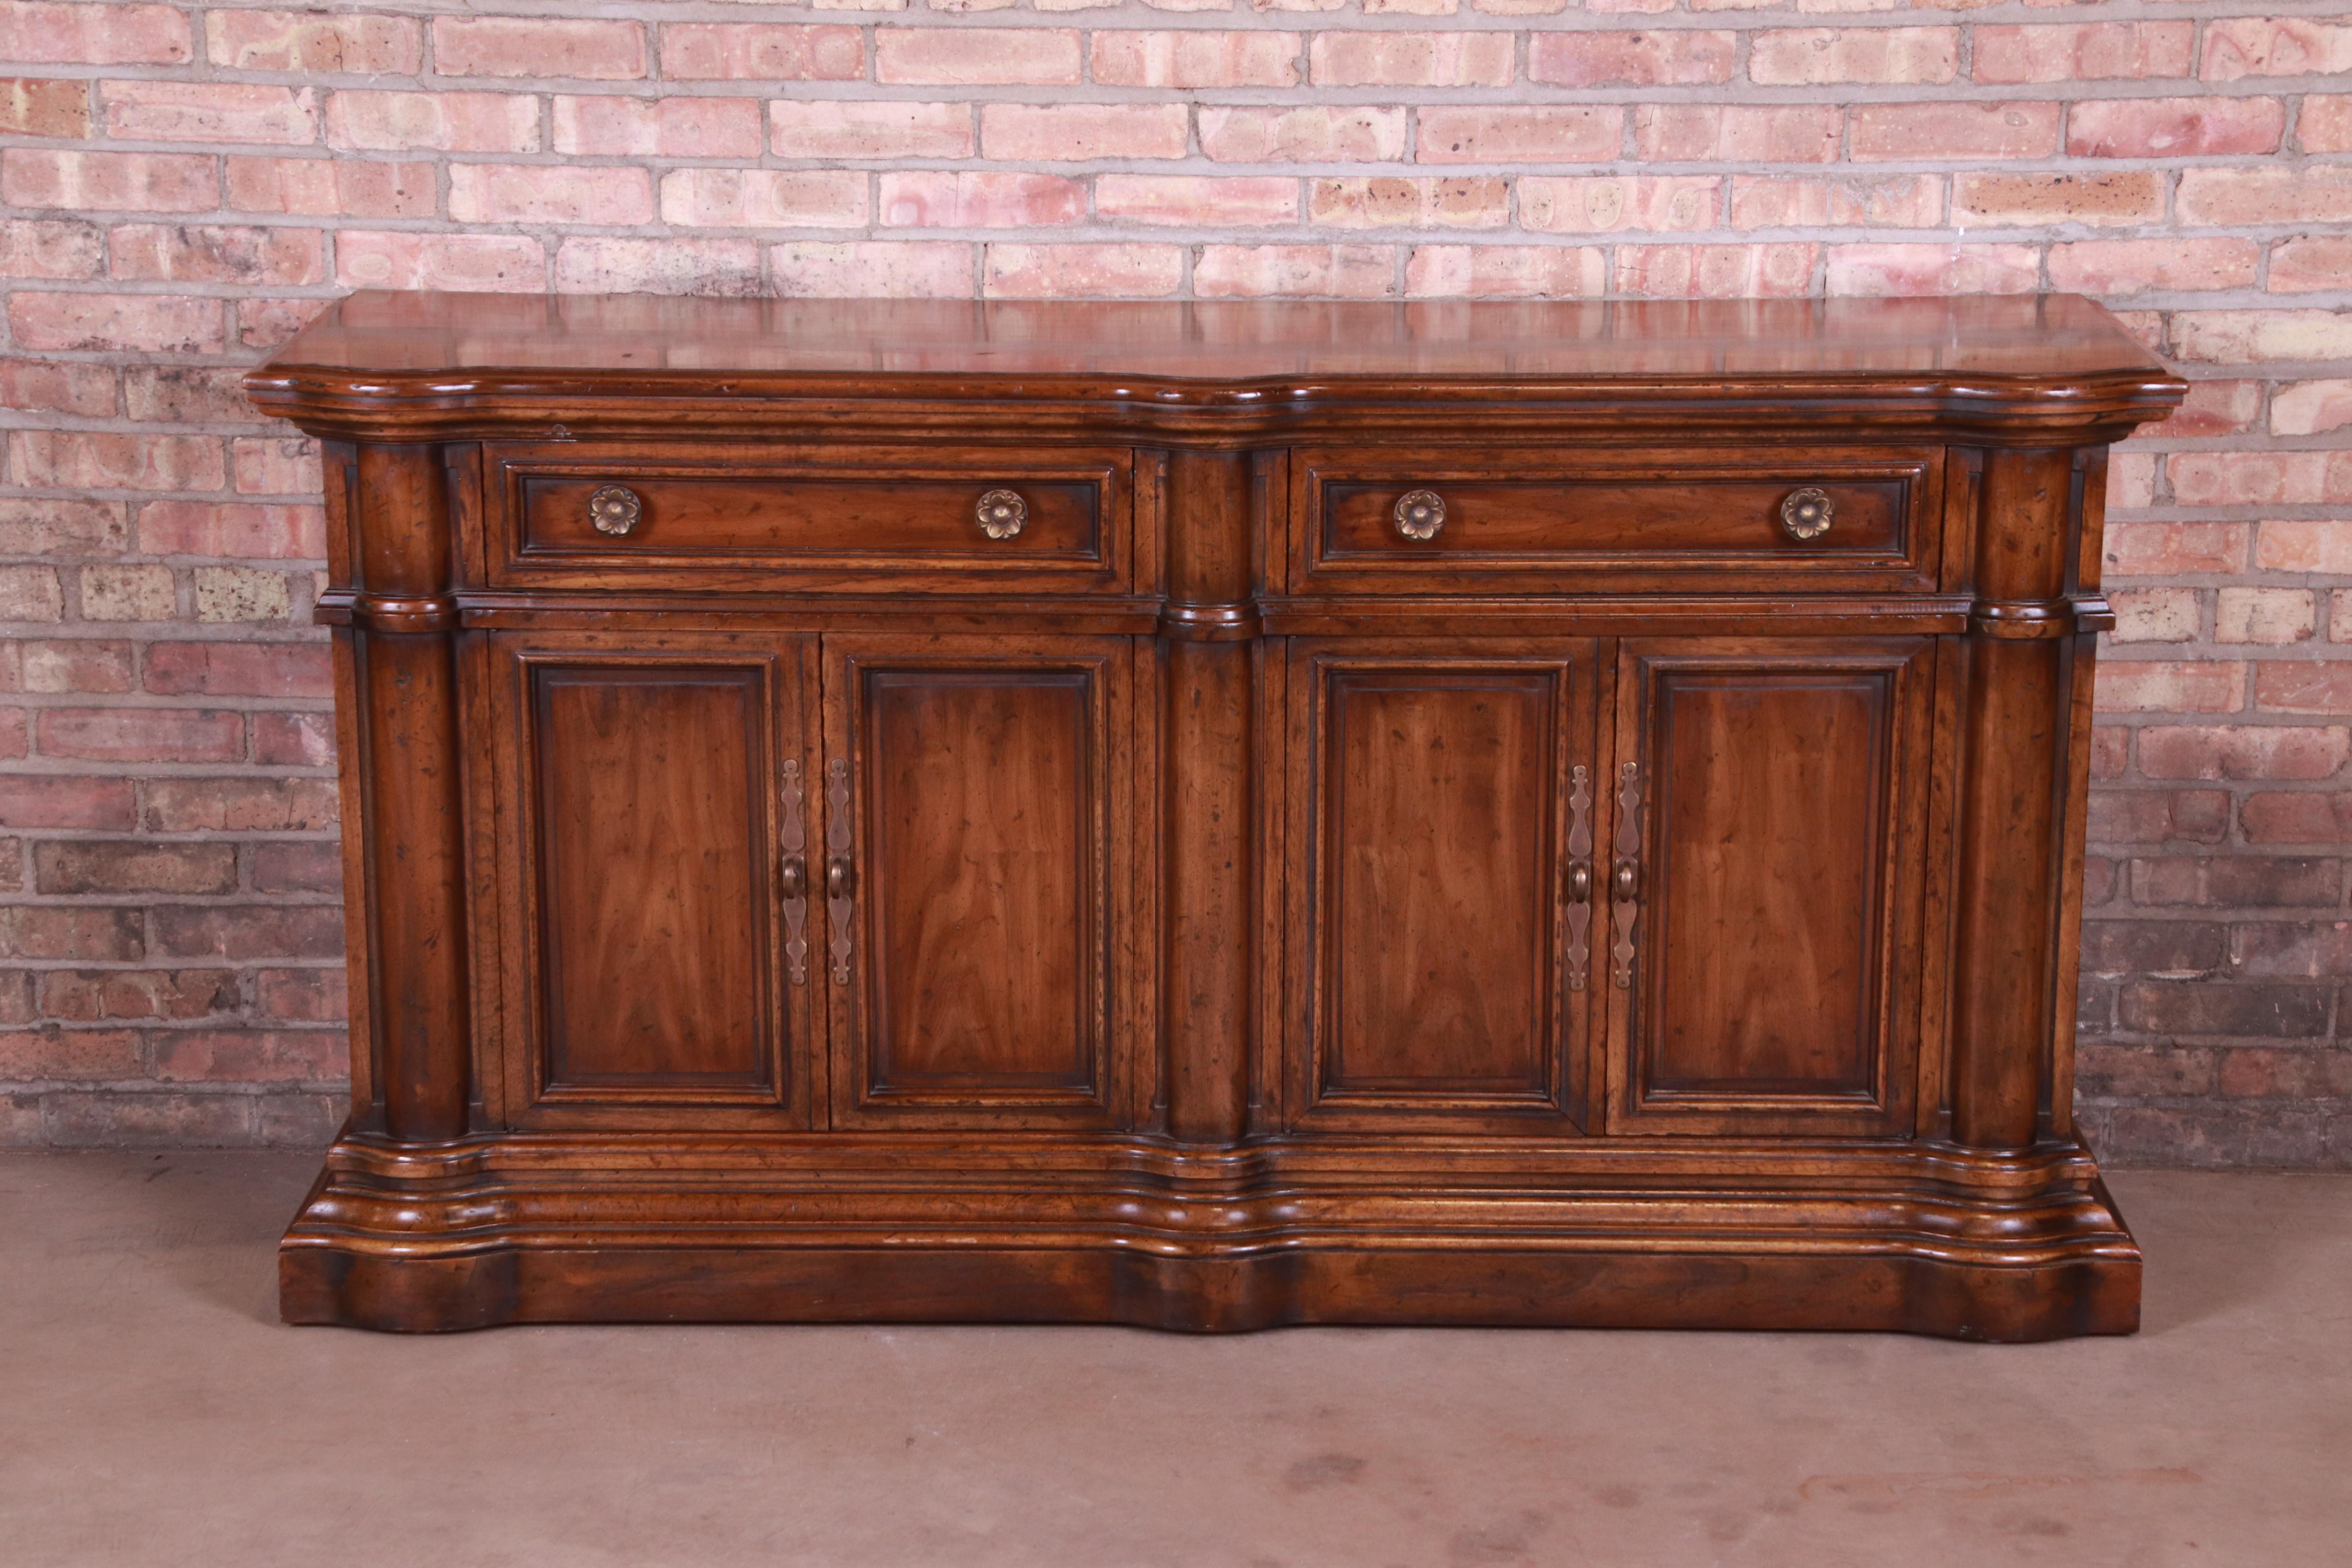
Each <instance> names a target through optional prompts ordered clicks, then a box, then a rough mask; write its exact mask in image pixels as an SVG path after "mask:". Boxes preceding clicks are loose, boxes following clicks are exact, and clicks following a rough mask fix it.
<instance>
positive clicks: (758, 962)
mask: <svg viewBox="0 0 2352 1568" xmlns="http://www.w3.org/2000/svg"><path fill="white" fill-rule="evenodd" d="M531 686H532V689H531V698H532V703H531V706H532V728H533V733H532V743H533V754H532V763H533V767H534V770H535V773H536V774H537V785H538V803H537V804H538V821H537V825H536V826H537V835H536V843H535V849H536V858H537V860H538V864H539V869H540V910H541V949H542V951H541V963H542V965H543V981H542V984H543V988H544V996H545V1008H546V1016H545V1023H544V1026H545V1079H546V1082H547V1087H548V1088H550V1089H554V1090H559V1091H560V1090H562V1089H585V1088H599V1087H608V1086H609V1087H614V1088H622V1087H635V1088H652V1089H657V1088H673V1089H688V1088H697V1087H709V1088H715V1087H721V1086H725V1087H735V1088H757V1087H762V1086H766V1085H769V1084H771V1083H772V1082H773V1081H774V1068H773V1057H774V1052H773V1050H772V1047H771V1044H770V1041H769V1039H768V1027H767V1023H766V1017H767V1011H766V1010H767V1007H768V1005H769V1004H768V999H767V993H768V982H767V977H766V973H765V963H764V959H763V955H764V954H765V952H767V945H768V919H767V912H766V911H767V906H768V901H769V900H768V891H767V879H766V876H765V875H764V868H763V867H762V866H761V844H762V843H763V842H764V831H763V828H762V826H761V825H762V824H763V822H764V821H765V816H764V813H763V810H762V802H761V788H760V782H759V781H760V779H761V775H762V773H763V772H764V769H765V763H764V753H765V750H766V742H765V735H764V729H765V726H764V725H763V723H762V715H763V713H764V711H765V707H766V682H765V680H764V679H763V672H762V671H761V669H758V668H709V667H693V666H656V667H647V668H595V667H573V666H540V667H537V668H534V669H533V670H532V671H531Z"/></svg>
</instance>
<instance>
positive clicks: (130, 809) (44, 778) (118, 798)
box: [0, 773, 139, 831]
mask: <svg viewBox="0 0 2352 1568" xmlns="http://www.w3.org/2000/svg"><path fill="white" fill-rule="evenodd" d="M138 820H139V816H138V812H137V809H136V808H135V806H134V805H133V802H132V796H131V781H130V780H128V779H107V778H71V777H66V776H62V775H59V774H55V773H0V826H8V827H94V828H110V829H114V830H117V831H127V830H129V829H130V828H131V827H132V826H135V825H136V824H137V822H138Z"/></svg>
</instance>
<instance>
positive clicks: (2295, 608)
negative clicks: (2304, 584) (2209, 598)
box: [2213, 588, 2318, 646]
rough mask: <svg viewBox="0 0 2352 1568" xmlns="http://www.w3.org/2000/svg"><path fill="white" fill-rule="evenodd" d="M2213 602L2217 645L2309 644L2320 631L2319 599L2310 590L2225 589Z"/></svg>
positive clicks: (2214, 637)
mask: <svg viewBox="0 0 2352 1568" xmlns="http://www.w3.org/2000/svg"><path fill="white" fill-rule="evenodd" d="M2214 601H2215V602H2214V611H2213V640H2214V641H2216V642H2223V643H2267V644H2271V645H2273V646H2277V645H2283V644H2289V643H2299V642H2308V641H2309V640H2310V639H2311V637H2312V634H2313V633H2314V632H2315V631H2316V630H2317V629H2318V614H2317V610H2318V605H2317V602H2316V597H2315V595H2313V594H2312V593H2310V592H2309V591H2308V590H2307V589H2302V588H2224V589H2222V590H2221V592H2220V593H2219V594H2217V595H2214Z"/></svg>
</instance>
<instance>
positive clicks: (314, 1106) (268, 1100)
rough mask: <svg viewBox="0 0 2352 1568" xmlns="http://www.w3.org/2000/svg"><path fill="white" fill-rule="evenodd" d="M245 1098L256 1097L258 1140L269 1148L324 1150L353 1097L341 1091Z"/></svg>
mask: <svg viewBox="0 0 2352 1568" xmlns="http://www.w3.org/2000/svg"><path fill="white" fill-rule="evenodd" d="M241 1098H245V1099H249V1100H252V1101H253V1136H254V1142H256V1143H257V1145H258V1146H260V1147H262V1148H265V1149H301V1150H306V1151H310V1152H317V1151H320V1150H323V1149H325V1148H326V1147H327V1145H328V1144H329V1143H331V1142H333V1141H334V1138H335V1135H336V1133H337V1132H338V1131H341V1128H342V1125H343V1121H344V1119H345V1118H346V1117H347V1116H348V1115H349V1114H350V1112H351V1097H350V1096H349V1095H348V1094H344V1093H340V1092H338V1093H331V1094H285V1093H278V1094H256V1095H248V1096H243V1097H241Z"/></svg>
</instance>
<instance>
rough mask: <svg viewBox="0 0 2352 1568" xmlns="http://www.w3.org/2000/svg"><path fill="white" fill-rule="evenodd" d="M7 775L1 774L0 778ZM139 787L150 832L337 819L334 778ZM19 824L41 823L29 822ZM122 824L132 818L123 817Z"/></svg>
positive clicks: (305, 826)
mask: <svg viewBox="0 0 2352 1568" xmlns="http://www.w3.org/2000/svg"><path fill="white" fill-rule="evenodd" d="M6 776H7V775H5V774H0V779H5V778H6ZM85 782H89V783H99V782H109V783H111V782H120V781H97V780H92V781H85ZM122 787H123V791H124V795H125V797H126V799H127V797H128V795H129V791H130V785H129V784H128V783H127V782H126V783H123V786H122ZM141 787H142V789H143V790H144V792H145V795H146V811H145V820H144V823H143V827H144V830H145V831H146V832H149V833H204V832H215V833H221V832H226V833H303V832H310V831H313V830H317V829H322V828H329V827H332V826H335V823H336V807H337V800H336V795H335V781H334V780H332V779H263V778H197V779H150V780H147V781H145V782H144V783H143V784H142V786H141ZM4 800H5V791H4V790H0V801H4ZM5 820H7V819H6V818H5V815H0V821H5ZM23 826H28V827H31V826H45V825H43V824H38V823H32V822H27V823H25V824H24V825H23ZM47 826H83V825H80V824H73V825H68V824H54V825H47ZM87 826H114V824H113V823H111V822H107V823H92V824H89V825H87ZM122 826H130V824H129V823H128V822H125V823H123V824H122Z"/></svg>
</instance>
